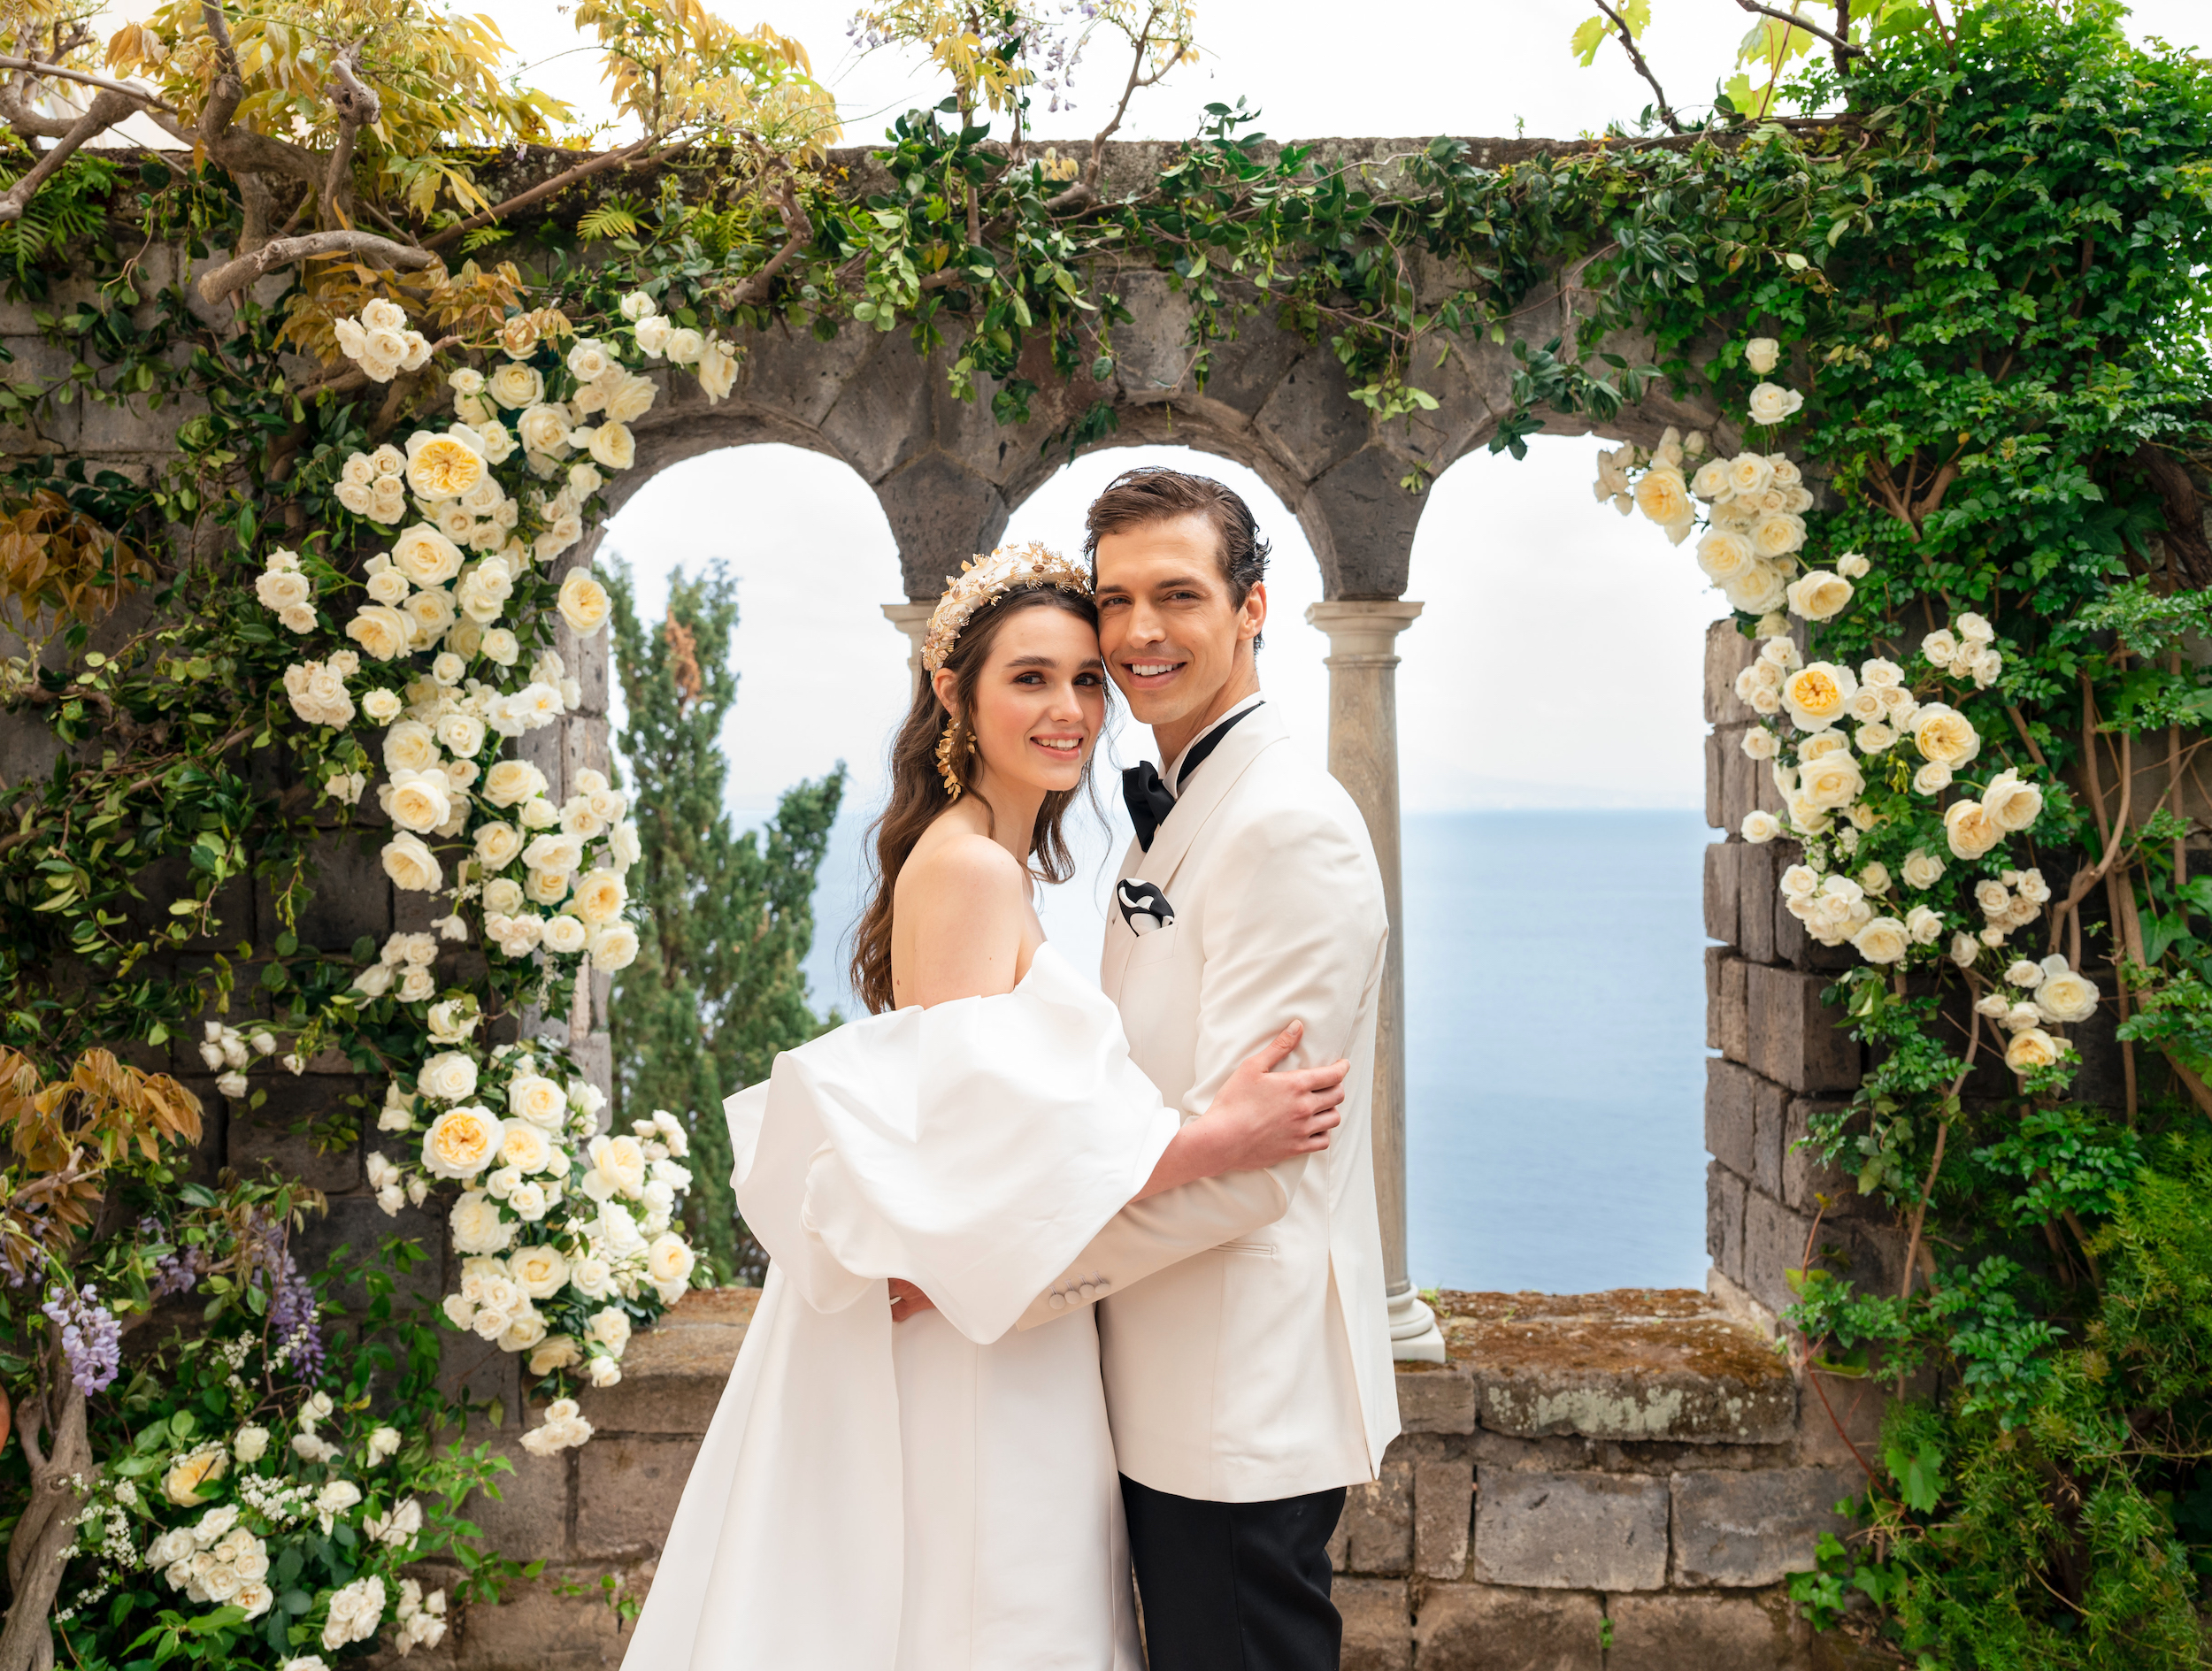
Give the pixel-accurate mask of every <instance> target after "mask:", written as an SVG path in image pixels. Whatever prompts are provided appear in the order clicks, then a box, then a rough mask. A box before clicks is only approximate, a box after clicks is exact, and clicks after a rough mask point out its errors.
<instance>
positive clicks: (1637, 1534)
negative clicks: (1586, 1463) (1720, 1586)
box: [1475, 1466, 1668, 1591]
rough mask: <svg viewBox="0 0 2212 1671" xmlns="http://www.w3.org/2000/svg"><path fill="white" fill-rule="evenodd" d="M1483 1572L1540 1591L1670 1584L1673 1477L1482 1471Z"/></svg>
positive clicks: (1478, 1515) (1479, 1535) (1478, 1562)
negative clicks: (1669, 1517)
mask: <svg viewBox="0 0 2212 1671" xmlns="http://www.w3.org/2000/svg"><path fill="white" fill-rule="evenodd" d="M1476 1489H1477V1493H1478V1495H1477V1498H1476V1509H1475V1575H1476V1576H1477V1577H1478V1578H1480V1579H1481V1580H1482V1581H1483V1582H1484V1583H1494V1584H1518V1585H1524V1586H1527V1587H1530V1588H1533V1589H1539V1590H1606V1591H1624V1590H1657V1589H1660V1588H1662V1587H1663V1585H1664V1584H1665V1583H1666V1582H1667V1512H1668V1496H1667V1485H1666V1482H1665V1481H1664V1480H1662V1479H1658V1478H1647V1477H1640V1476H1623V1475H1612V1474H1550V1473H1541V1474H1540V1473H1509V1472H1507V1471H1505V1470H1503V1469H1500V1468H1490V1467H1487V1466H1485V1467H1483V1468H1479V1469H1478V1470H1477V1488H1476Z"/></svg>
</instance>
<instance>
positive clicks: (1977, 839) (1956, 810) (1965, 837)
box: [1943, 801, 2005, 859]
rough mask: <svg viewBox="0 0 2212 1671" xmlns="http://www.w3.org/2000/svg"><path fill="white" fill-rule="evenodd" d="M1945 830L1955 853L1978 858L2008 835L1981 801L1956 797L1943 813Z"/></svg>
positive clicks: (1958, 855)
mask: <svg viewBox="0 0 2212 1671" xmlns="http://www.w3.org/2000/svg"><path fill="white" fill-rule="evenodd" d="M1943 832H1944V834H1945V835H1946V836H1947V838H1949V840H1950V843H1951V852H1952V854H1953V855H1954V856H1955V857H1957V858H1962V859H1978V858H1980V857H1981V856H1982V855H1983V854H1985V853H1986V852H1988V851H1989V850H1990V849H1991V848H1992V847H1995V846H1996V845H1997V844H1998V843H1999V842H2000V841H2002V840H2003V839H2005V832H2003V831H2002V830H2000V829H1999V828H1998V827H1997V826H1996V824H1993V822H1991V820H1990V817H1989V815H1988V814H1987V813H1985V811H1983V810H1982V803H1981V802H1980V801H1953V802H1952V803H1951V805H1950V806H1949V807H1948V808H1947V809H1945V811H1944V814H1943Z"/></svg>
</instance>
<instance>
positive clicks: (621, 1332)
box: [585, 1306, 630, 1358]
mask: <svg viewBox="0 0 2212 1671" xmlns="http://www.w3.org/2000/svg"><path fill="white" fill-rule="evenodd" d="M585 1332H586V1333H587V1334H588V1336H589V1337H590V1338H592V1339H593V1340H595V1341H596V1342H597V1343H598V1344H599V1345H603V1346H604V1347H606V1349H607V1350H608V1351H609V1352H611V1353H613V1354H614V1355H615V1356H616V1357H618V1358H619V1357H620V1356H621V1355H622V1353H623V1352H624V1350H625V1349H626V1348H627V1347H628V1345H629V1344H630V1317H629V1314H628V1313H627V1312H626V1311H623V1310H622V1309H621V1308H620V1307H616V1306H607V1307H602V1308H601V1309H600V1310H598V1311H595V1312H593V1313H592V1314H591V1321H590V1322H589V1324H588V1326H587V1328H586V1331H585Z"/></svg>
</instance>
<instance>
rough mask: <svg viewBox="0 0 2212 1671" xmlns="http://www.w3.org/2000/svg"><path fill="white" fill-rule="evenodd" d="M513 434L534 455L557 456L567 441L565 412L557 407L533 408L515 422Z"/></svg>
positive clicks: (539, 406) (541, 406) (567, 432)
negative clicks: (520, 439) (518, 437)
mask: <svg viewBox="0 0 2212 1671" xmlns="http://www.w3.org/2000/svg"><path fill="white" fill-rule="evenodd" d="M515 433H516V434H517V435H518V436H520V437H521V438H522V444H523V445H524V446H525V447H526V448H528V449H529V450H530V451H532V452H534V453H544V454H547V455H549V456H550V455H553V454H557V453H558V452H559V451H560V449H561V448H564V447H565V446H567V445H568V441H569V427H568V412H567V410H566V409H565V407H559V406H546V405H537V406H533V407H531V408H530V409H529V410H527V411H526V412H524V413H523V415H522V416H521V417H520V418H517V419H516V420H515Z"/></svg>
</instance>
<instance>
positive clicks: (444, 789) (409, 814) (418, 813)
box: [384, 769, 453, 834]
mask: <svg viewBox="0 0 2212 1671" xmlns="http://www.w3.org/2000/svg"><path fill="white" fill-rule="evenodd" d="M391 791H392V793H391V794H390V796H389V797H388V799H387V801H386V802H385V807H384V810H385V811H386V812H387V813H388V815H389V816H390V817H391V820H392V822H393V823H394V824H397V825H398V826H399V827H400V828H401V829H403V830H412V831H414V832H417V833H418V834H427V833H429V832H431V831H433V830H435V829H436V828H437V827H438V826H439V825H440V824H443V823H444V822H445V821H446V820H447V819H448V818H449V817H451V816H453V801H452V794H451V786H449V784H448V783H447V782H446V776H445V773H443V772H442V771H408V770H404V769H402V770H398V771H396V772H394V773H393V774H392V782H391Z"/></svg>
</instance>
